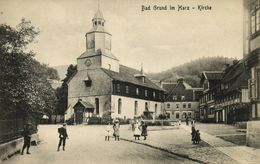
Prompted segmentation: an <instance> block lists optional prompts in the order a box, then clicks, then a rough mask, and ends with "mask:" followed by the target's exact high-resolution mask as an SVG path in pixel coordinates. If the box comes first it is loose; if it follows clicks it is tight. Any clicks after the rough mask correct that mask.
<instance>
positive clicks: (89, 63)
mask: <svg viewBox="0 0 260 164" xmlns="http://www.w3.org/2000/svg"><path fill="white" fill-rule="evenodd" d="M91 64H92V62H91V60H90V59H87V60H86V61H85V65H86V66H87V67H89V66H91Z"/></svg>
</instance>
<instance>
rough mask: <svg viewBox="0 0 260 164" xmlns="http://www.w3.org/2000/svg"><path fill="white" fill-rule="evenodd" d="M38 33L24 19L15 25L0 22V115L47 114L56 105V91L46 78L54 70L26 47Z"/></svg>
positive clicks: (23, 116) (2, 117)
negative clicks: (35, 57)
mask: <svg viewBox="0 0 260 164" xmlns="http://www.w3.org/2000/svg"><path fill="white" fill-rule="evenodd" d="M38 34H39V30H37V29H36V28H35V27H34V26H32V25H31V22H30V21H26V20H24V19H22V21H21V23H20V24H18V25H17V26H16V28H13V27H11V26H9V25H6V24H1V25H0V119H8V118H18V117H19V118H25V117H27V116H28V115H33V114H48V115H50V114H51V113H52V112H53V110H54V108H55V103H56V96H55V91H54V90H53V89H52V88H51V85H50V84H49V82H48V79H49V78H57V74H56V75H55V71H53V70H52V69H50V68H48V66H47V65H45V64H41V63H39V62H38V61H36V60H35V59H34V58H33V57H34V55H35V54H34V53H33V52H32V51H27V46H28V45H29V44H30V43H32V42H33V41H34V39H35V37H36V36H37V35H38ZM56 73H57V72H56Z"/></svg>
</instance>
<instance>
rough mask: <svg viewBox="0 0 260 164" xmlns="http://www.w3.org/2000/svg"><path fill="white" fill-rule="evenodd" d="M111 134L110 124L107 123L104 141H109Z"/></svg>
mask: <svg viewBox="0 0 260 164" xmlns="http://www.w3.org/2000/svg"><path fill="white" fill-rule="evenodd" d="M111 132H112V129H111V125H110V122H108V125H107V127H106V130H105V141H109V138H110V135H111Z"/></svg>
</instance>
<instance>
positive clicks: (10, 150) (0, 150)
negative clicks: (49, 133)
mask: <svg viewBox="0 0 260 164" xmlns="http://www.w3.org/2000/svg"><path fill="white" fill-rule="evenodd" d="M23 141H24V140H23V138H18V139H15V140H13V141H10V142H7V143H3V144H1V145H0V161H3V160H6V159H7V158H9V157H10V156H12V155H14V154H15V153H17V152H20V151H21V149H22V147H23ZM31 143H32V145H37V144H38V143H39V134H33V135H32V138H31Z"/></svg>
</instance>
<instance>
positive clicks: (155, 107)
mask: <svg viewBox="0 0 260 164" xmlns="http://www.w3.org/2000/svg"><path fill="white" fill-rule="evenodd" d="M154 113H155V115H157V104H155V106H154Z"/></svg>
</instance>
